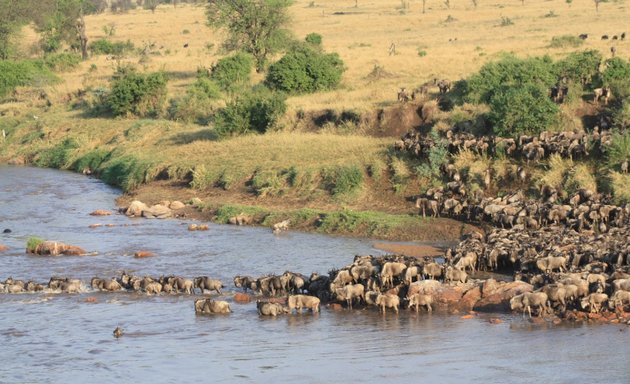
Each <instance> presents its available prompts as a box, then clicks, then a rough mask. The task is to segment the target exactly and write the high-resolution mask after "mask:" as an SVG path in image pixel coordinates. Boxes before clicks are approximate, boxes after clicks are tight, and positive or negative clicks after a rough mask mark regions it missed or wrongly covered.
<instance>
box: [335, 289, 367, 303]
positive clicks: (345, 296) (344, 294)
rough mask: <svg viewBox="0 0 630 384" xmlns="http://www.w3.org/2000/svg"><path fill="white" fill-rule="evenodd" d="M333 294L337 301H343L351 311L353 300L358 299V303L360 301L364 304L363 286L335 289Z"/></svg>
mask: <svg viewBox="0 0 630 384" xmlns="http://www.w3.org/2000/svg"><path fill="white" fill-rule="evenodd" d="M334 293H335V295H336V296H337V300H342V301H343V300H345V301H346V303H347V304H348V308H350V309H352V302H353V301H354V299H358V300H359V302H361V300H363V301H364V302H365V286H364V285H363V284H349V285H346V286H344V287H343V288H337V289H336V290H335V292H334Z"/></svg>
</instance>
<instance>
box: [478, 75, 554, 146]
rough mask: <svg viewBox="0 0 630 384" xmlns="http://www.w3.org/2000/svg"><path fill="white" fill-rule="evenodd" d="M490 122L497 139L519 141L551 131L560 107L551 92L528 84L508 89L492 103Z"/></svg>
mask: <svg viewBox="0 0 630 384" xmlns="http://www.w3.org/2000/svg"><path fill="white" fill-rule="evenodd" d="M489 105H490V113H489V114H488V119H489V120H490V122H491V124H492V127H493V131H494V134H495V135H498V136H503V137H518V136H520V135H523V134H538V133H540V132H542V131H544V130H547V129H549V127H550V126H551V125H553V124H554V123H555V122H556V121H557V118H558V112H559V109H558V106H557V105H556V104H555V103H554V102H553V101H552V100H551V99H550V98H549V96H548V88H546V87H544V86H541V85H536V84H525V85H524V86H521V87H518V88H517V87H512V86H504V87H501V88H499V89H498V90H497V91H495V93H494V94H493V96H492V98H491V99H490V104H489Z"/></svg>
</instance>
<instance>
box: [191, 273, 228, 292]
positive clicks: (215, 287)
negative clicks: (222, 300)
mask: <svg viewBox="0 0 630 384" xmlns="http://www.w3.org/2000/svg"><path fill="white" fill-rule="evenodd" d="M223 287H224V286H223V283H222V282H221V280H217V279H211V278H209V277H208V276H199V277H195V279H194V284H193V288H199V289H200V290H201V293H202V294H203V293H204V291H206V290H208V291H217V293H218V294H219V295H220V294H221V288H223Z"/></svg>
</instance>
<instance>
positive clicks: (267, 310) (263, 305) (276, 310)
mask: <svg viewBox="0 0 630 384" xmlns="http://www.w3.org/2000/svg"><path fill="white" fill-rule="evenodd" d="M256 308H257V309H258V314H259V315H262V316H278V315H282V314H285V313H289V312H290V310H289V308H288V307H285V306H283V305H282V304H278V303H270V302H266V301H260V300H257V301H256Z"/></svg>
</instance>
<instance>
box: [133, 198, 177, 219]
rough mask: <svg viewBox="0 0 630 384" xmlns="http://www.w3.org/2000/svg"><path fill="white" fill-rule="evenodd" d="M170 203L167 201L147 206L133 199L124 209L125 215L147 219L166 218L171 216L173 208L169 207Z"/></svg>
mask: <svg viewBox="0 0 630 384" xmlns="http://www.w3.org/2000/svg"><path fill="white" fill-rule="evenodd" d="M171 205H172V203H171V202H169V201H164V202H161V203H160V204H155V205H152V206H150V207H149V206H148V205H146V204H145V203H143V202H141V201H138V200H134V201H132V202H131V204H129V206H128V207H127V208H126V209H124V213H125V215H127V216H129V217H144V218H147V219H166V218H168V217H172V216H173V210H172V209H171V208H169V207H170V206H171Z"/></svg>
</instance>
